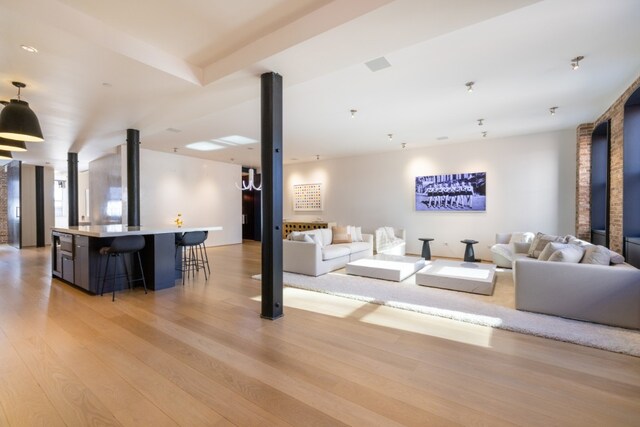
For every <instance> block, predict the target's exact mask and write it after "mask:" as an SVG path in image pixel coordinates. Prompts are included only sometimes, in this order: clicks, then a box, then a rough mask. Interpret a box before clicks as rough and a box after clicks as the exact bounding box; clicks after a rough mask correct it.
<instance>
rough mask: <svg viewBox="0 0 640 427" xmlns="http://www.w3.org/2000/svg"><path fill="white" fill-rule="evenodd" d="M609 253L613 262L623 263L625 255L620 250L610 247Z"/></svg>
mask: <svg viewBox="0 0 640 427" xmlns="http://www.w3.org/2000/svg"><path fill="white" fill-rule="evenodd" d="M609 255H610V256H611V264H622V263H623V262H624V257H623V256H622V255H620V254H619V253H618V252H614V251H612V250H611V249H609Z"/></svg>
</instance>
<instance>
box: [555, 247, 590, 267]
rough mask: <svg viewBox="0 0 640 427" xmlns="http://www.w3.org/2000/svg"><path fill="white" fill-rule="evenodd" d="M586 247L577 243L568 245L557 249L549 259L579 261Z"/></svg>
mask: <svg viewBox="0 0 640 427" xmlns="http://www.w3.org/2000/svg"><path fill="white" fill-rule="evenodd" d="M584 251H585V249H584V248H582V247H580V246H577V245H567V247H566V248H562V249H560V250H557V251H555V252H554V253H553V254H552V255H551V256H550V257H549V261H554V262H571V263H579V262H580V260H581V259H582V256H583V255H584Z"/></svg>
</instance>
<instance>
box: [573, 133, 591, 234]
mask: <svg viewBox="0 0 640 427" xmlns="http://www.w3.org/2000/svg"><path fill="white" fill-rule="evenodd" d="M591 132H593V123H585V124H581V125H580V126H578V132H577V134H578V141H577V143H578V148H577V150H576V165H577V167H576V236H577V237H578V238H579V239H584V240H590V239H591V218H590V209H589V207H590V206H591V185H590V184H591Z"/></svg>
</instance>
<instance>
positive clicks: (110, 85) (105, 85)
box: [102, 82, 113, 87]
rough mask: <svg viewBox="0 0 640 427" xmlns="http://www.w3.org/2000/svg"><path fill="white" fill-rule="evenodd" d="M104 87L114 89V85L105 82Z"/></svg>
mask: <svg viewBox="0 0 640 427" xmlns="http://www.w3.org/2000/svg"><path fill="white" fill-rule="evenodd" d="M102 86H104V87H113V85H112V84H111V83H109V82H103V83H102Z"/></svg>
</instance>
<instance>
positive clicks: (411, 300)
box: [253, 273, 640, 357]
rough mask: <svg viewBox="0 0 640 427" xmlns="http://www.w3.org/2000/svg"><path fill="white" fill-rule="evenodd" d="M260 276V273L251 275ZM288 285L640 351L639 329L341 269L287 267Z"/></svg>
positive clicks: (638, 353)
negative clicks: (307, 271)
mask: <svg viewBox="0 0 640 427" xmlns="http://www.w3.org/2000/svg"><path fill="white" fill-rule="evenodd" d="M253 278H254V279H257V280H260V275H256V276H253ZM284 284H285V285H287V286H291V287H295V288H300V289H306V290H310V291H316V292H323V293H327V294H331V295H337V296H341V297H345V298H352V299H356V300H360V301H367V302H370V303H374V304H380V305H387V306H390V307H396V308H401V309H404V310H411V311H416V312H419V313H425V314H429V315H432V316H439V317H446V318H448V319H454V320H459V321H462V322H469V323H473V324H476V325H484V326H490V327H492V328H499V329H506V330H508V331H515V332H520V333H524V334H530V335H537V336H540V337H545V338H551V339H555V340H559V341H565V342H570V343H575V344H581V345H585V346H589V347H595V348H600V349H604V350H609V351H614V352H618V353H625V354H630V355H633V356H638V357H640V331H634V330H630V329H623V328H616V327H611V326H604V325H598V324H595V323H589V322H581V321H577V320H570V319H563V318H561V317H555V316H548V315H545V314H537V313H529V312H526V311H518V310H514V309H512V308H507V307H502V306H500V305H496V304H491V303H487V302H483V301H478V300H476V299H474V298H472V297H469V296H467V295H466V294H465V293H462V292H455V291H446V290H442V289H433V288H428V287H424V286H419V285H416V284H415V283H406V282H405V283H397V282H389V281H386V280H376V279H369V278H366V277H359V276H348V275H345V274H340V273H330V274H325V275H323V276H320V277H310V276H304V275H301V274H294V273H284Z"/></svg>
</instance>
